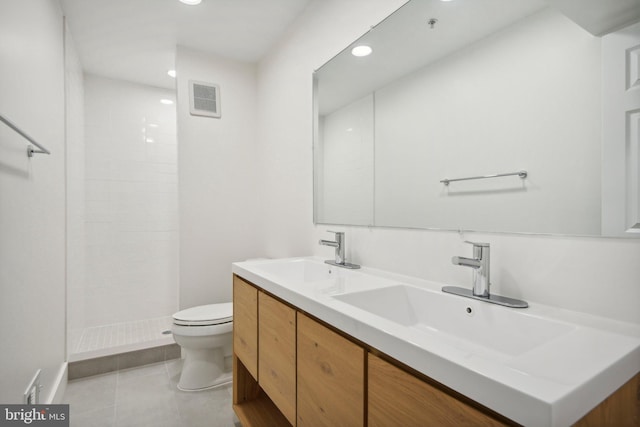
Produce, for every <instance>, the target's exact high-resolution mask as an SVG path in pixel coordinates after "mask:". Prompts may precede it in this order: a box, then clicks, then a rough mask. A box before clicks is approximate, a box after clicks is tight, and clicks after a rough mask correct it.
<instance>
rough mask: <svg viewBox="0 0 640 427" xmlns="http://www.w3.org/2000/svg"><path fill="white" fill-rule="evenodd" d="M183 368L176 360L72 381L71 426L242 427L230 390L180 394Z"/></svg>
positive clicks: (69, 392)
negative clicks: (179, 380)
mask: <svg viewBox="0 0 640 427" xmlns="http://www.w3.org/2000/svg"><path fill="white" fill-rule="evenodd" d="M181 367H182V360H181V359H175V360H171V361H168V362H160V363H156V364H152V365H146V366H142V367H139V368H132V369H126V370H122V371H116V372H112V373H108V374H104V375H98V376H94V377H88V378H82V379H78V380H74V381H70V382H69V384H68V386H67V391H66V393H65V396H64V401H63V403H68V404H69V405H70V408H69V410H70V419H71V422H70V424H71V427H106V426H109V427H125V426H127V427H128V426H131V427H147V426H148V427H199V426H207V427H239V426H240V423H239V422H238V420H237V418H236V417H235V414H234V413H233V409H232V408H231V404H232V399H231V390H232V389H231V385H228V386H223V387H220V388H216V389H213V390H207V391H201V392H192V393H188V392H183V391H180V390H178V388H177V384H178V379H179V378H180V368H181Z"/></svg>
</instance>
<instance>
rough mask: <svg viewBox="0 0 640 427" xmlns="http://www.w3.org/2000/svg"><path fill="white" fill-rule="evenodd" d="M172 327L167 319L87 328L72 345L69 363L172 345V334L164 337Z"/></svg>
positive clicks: (161, 318) (169, 317)
mask: <svg viewBox="0 0 640 427" xmlns="http://www.w3.org/2000/svg"><path fill="white" fill-rule="evenodd" d="M171 324H172V318H171V316H165V317H158V318H154V319H144V320H136V321H131V322H123V323H114V324H111V325H103V326H94V327H89V328H85V329H84V330H82V333H81V334H79V335H78V337H77V338H76V339H75V342H73V343H72V346H71V352H70V354H71V356H70V361H75V360H82V359H85V358H89V357H98V356H104V355H109V354H115V353H121V352H123V351H132V350H138V349H141V348H146V347H150V346H157V345H164V344H171V343H173V337H172V336H171V334H163V332H165V331H170V330H171ZM150 344H152V345H150Z"/></svg>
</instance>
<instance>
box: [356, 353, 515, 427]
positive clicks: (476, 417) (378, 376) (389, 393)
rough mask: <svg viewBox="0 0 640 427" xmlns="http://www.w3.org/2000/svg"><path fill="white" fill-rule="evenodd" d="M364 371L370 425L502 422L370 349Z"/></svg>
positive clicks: (456, 426)
mask: <svg viewBox="0 0 640 427" xmlns="http://www.w3.org/2000/svg"><path fill="white" fill-rule="evenodd" d="M368 375H369V377H368V380H369V381H368V389H369V394H368V396H369V397H368V400H369V405H368V417H369V426H370V427H394V426H397V427H410V426H415V427H423V426H442V427H446V426H451V427H459V426H503V425H505V424H502V423H501V422H499V421H497V420H495V419H493V418H490V417H489V416H487V415H485V414H483V413H482V412H480V411H479V410H477V409H475V408H473V407H471V406H469V405H467V404H466V403H464V402H461V401H459V400H457V399H455V398H454V397H452V396H449V395H448V394H446V393H444V392H443V391H441V390H439V389H437V388H436V387H434V386H432V385H431V384H428V383H426V382H424V381H422V380H420V379H418V378H416V377H414V376H413V375H411V374H409V373H407V372H405V371H403V370H402V369H400V368H398V367H396V366H393V365H391V364H390V363H388V362H386V361H384V360H382V359H380V358H379V357H377V356H374V355H373V354H371V353H369V363H368Z"/></svg>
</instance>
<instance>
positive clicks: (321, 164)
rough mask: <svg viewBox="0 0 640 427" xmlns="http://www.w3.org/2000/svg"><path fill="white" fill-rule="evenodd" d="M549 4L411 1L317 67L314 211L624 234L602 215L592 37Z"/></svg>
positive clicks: (338, 219) (434, 224)
mask: <svg viewBox="0 0 640 427" xmlns="http://www.w3.org/2000/svg"><path fill="white" fill-rule="evenodd" d="M616 1H618V0H612V2H613V3H615V2H616ZM623 1H626V0H623ZM562 3H563V1H562V0H549V1H545V0H518V1H513V0H473V1H469V0H453V1H446V2H445V1H441V0H412V1H409V2H407V3H406V4H405V5H404V6H403V7H401V8H400V9H398V10H397V11H396V12H395V13H393V14H392V15H391V16H389V17H388V18H387V19H385V20H384V21H383V22H381V23H380V24H379V25H377V26H375V27H373V28H372V29H371V30H370V31H369V32H368V33H367V34H365V35H364V36H363V37H361V38H360V39H358V40H357V41H355V42H354V43H353V44H352V45H350V46H349V47H348V48H347V49H345V50H344V51H342V52H341V53H340V54H338V55H337V56H336V57H334V58H333V59H332V60H331V61H329V62H328V63H326V64H325V65H323V66H322V67H321V68H320V69H319V70H317V71H316V72H315V75H314V109H315V118H316V120H315V123H314V132H315V135H314V216H315V218H314V220H315V222H316V223H320V224H343V225H363V226H380V227H407V228H433V229H451V230H476V231H492V232H517V233H544V234H563V235H588V236H600V235H618V236H629V237H640V235H639V234H638V233H633V231H640V230H634V229H633V227H634V226H633V224H632V225H630V226H626V227H618V228H619V229H620V230H617V229H616V230H613V229H611V230H608V229H607V226H606V225H603V224H606V223H607V222H608V221H609V220H608V217H609V216H611V215H613V214H612V213H611V212H610V211H611V209H608V208H606V207H603V200H607V195H606V194H604V192H605V191H607V188H608V184H607V183H606V179H605V178H604V177H603V172H602V171H603V168H602V162H603V142H602V141H603V120H602V116H603V113H602V112H603V102H604V101H603V89H602V81H603V64H602V61H603V60H602V57H603V50H602V49H603V48H602V44H603V37H601V36H600V35H594V34H593V32H594V31H591V32H590V31H587V29H585V28H584V27H585V25H578V24H576V22H575V21H576V20H575V19H570V18H569V17H568V16H567V11H566V10H563V7H562V6H563V5H562ZM564 3H567V2H564ZM573 3H576V2H573ZM604 3H606V2H604ZM613 3H611V4H613ZM626 3H627V5H629V4H630V5H631V6H630V7H632V8H633V7H634V4H635V5H636V6H635V7H637V2H636V1H635V0H631V3H629V1H626ZM639 9H640V8H639ZM583 12H584V11H583ZM600 12H602V11H600ZM616 13H617V12H616ZM586 15H588V14H586ZM611 15H615V13H613V12H611V13H610V14H609V16H611ZM618 15H619V13H618ZM626 16H627V18H629V17H631V15H629V14H627V15H626ZM634 19H635V18H634ZM578 21H579V19H578ZM602 22H603V20H600V21H599V22H598V23H597V25H596V24H594V23H593V22H591V23H587V27H588V29H593V28H596V27H597V28H598V29H597V31H598V32H601V33H602V32H603V28H601V27H598V25H602ZM605 24H606V25H608V29H609V32H610V31H612V29H613V26H617V28H616V29H619V28H621V25H620V24H621V22H616V23H612V22H609V21H608V22H606V23H605ZM624 24H625V25H624V27H626V26H627V25H628V24H629V22H625V23H624ZM639 44H640V42H639ZM357 46H366V47H368V48H370V49H366V48H365V49H366V50H371V52H370V53H369V54H368V55H365V56H356V55H354V53H355V54H358V52H357V50H356V51H355V52H352V49H353V48H355V47H357ZM365 53H366V52H365ZM636 61H637V59H636ZM631 62H633V61H631ZM636 67H637V64H636ZM638 93H639V94H640V91H638ZM635 96H638V97H640V95H635ZM638 99H640V98H638ZM639 105H640V104H639ZM636 133H637V131H636ZM605 150H606V149H605ZM636 156H637V154H636ZM637 165H638V161H637V159H636V160H635V161H634V162H631V163H629V162H627V166H630V167H634V168H635V169H636V171H637ZM523 172H526V173H523ZM491 175H504V176H499V177H493V178H483V179H461V178H474V177H486V176H491ZM627 175H629V174H627ZM637 175H638V174H637V172H636V173H635V175H633V176H634V177H635V178H632V179H636V180H637V179H638V178H637ZM458 179H461V180H458ZM625 179H627V180H628V177H627V178H625ZM446 180H449V181H448V182H447V181H446ZM443 181H445V182H443ZM632 184H633V183H632ZM637 184H638V183H637V182H636V183H635V184H633V185H635V186H636V187H635V190H634V191H635V192H636V195H635V196H633V195H632V198H633V197H635V199H634V200H635V203H637V192H638V190H637V188H638V186H637ZM633 185H631V187H633ZM616 209H618V208H616ZM621 209H623V210H624V208H621ZM618 210H619V209H618Z"/></svg>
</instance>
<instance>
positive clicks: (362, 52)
mask: <svg viewBox="0 0 640 427" xmlns="http://www.w3.org/2000/svg"><path fill="white" fill-rule="evenodd" d="M371 52H373V49H371V47H369V46H365V45H360V46H356V47H354V48H353V49H351V54H352V55H353V56H367V55H371Z"/></svg>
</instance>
